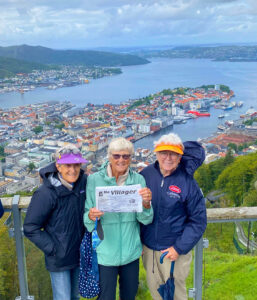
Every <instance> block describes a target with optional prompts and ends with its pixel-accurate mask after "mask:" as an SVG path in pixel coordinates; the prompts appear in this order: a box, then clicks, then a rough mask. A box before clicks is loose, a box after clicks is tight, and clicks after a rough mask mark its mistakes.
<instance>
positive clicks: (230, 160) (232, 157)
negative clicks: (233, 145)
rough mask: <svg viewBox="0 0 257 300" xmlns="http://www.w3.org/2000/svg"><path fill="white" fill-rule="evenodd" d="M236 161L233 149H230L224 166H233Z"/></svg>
mask: <svg viewBox="0 0 257 300" xmlns="http://www.w3.org/2000/svg"><path fill="white" fill-rule="evenodd" d="M234 160H235V158H234V156H233V154H232V151H231V149H230V148H229V149H228V152H227V153H226V156H225V158H224V166H228V165H230V164H232V163H233V161H234Z"/></svg>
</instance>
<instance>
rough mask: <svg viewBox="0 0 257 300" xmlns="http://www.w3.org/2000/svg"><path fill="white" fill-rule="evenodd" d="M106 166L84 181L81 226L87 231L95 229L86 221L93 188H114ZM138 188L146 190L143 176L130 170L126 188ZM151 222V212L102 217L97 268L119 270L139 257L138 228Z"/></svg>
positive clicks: (145, 210)
mask: <svg viewBox="0 0 257 300" xmlns="http://www.w3.org/2000/svg"><path fill="white" fill-rule="evenodd" d="M107 165H108V163H105V164H104V165H103V166H102V168H101V169H100V171H98V172H96V173H94V174H92V175H90V176H89V177H88V180H87V193H86V195H87V199H86V204H85V214H84V224H85V226H86V227H87V229H88V231H90V232H92V231H93V229H94V221H92V220H90V219H89V218H88V213H89V209H90V208H92V207H95V206H96V202H95V188H96V187H97V186H114V185H115V186H116V185H117V184H116V180H115V177H109V176H108V175H107V170H106V168H107ZM132 184H141V186H142V188H143V187H145V186H146V184H145V180H144V178H143V176H141V175H140V174H138V173H136V172H133V171H131V170H129V174H128V177H127V179H126V182H125V185H132ZM152 220H153V209H152V207H151V208H150V209H145V208H144V207H143V211H142V212H141V213H133V212H131V213H108V212H106V213H104V215H103V216H102V217H101V223H102V227H103V231H104V240H103V241H102V243H101V244H100V245H99V246H98V247H97V259H98V263H99V264H100V265H104V266H121V265H125V264H128V263H130V262H133V261H134V260H136V259H138V258H139V257H140V255H141V253H142V244H141V241H140V225H139V223H142V224H144V225H147V224H150V223H151V222H152Z"/></svg>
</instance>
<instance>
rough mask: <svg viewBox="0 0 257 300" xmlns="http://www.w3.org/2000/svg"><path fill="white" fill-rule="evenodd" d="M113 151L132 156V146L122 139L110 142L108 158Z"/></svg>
mask: <svg viewBox="0 0 257 300" xmlns="http://www.w3.org/2000/svg"><path fill="white" fill-rule="evenodd" d="M115 151H128V152H129V154H130V155H133V154H134V146H133V144H132V143H131V142H130V141H128V140H126V139H125V138H123V137H118V138H114V139H112V140H111V142H110V144H109V147H108V157H109V158H110V156H111V154H112V153H113V152H115Z"/></svg>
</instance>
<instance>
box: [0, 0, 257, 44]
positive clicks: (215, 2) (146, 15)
mask: <svg viewBox="0 0 257 300" xmlns="http://www.w3.org/2000/svg"><path fill="white" fill-rule="evenodd" d="M0 9H1V19H0V46H12V45H20V44H29V45H41V46H45V47H50V48H55V49H87V48H96V47H128V46H151V45H188V44H216V43H230V44H231V43H232V44H233V43H257V2H256V1H255V0H184V1H183V0H172V1H170V0H162V1H158V2H157V1H153V0H148V1H138V0H131V1H124V0H117V1H109V0H95V1H94V2H92V1H87V0H86V1H83V0H75V1H49V0H33V1H30V2H27V1H25V0H21V1H18V0H11V1H5V2H4V1H0Z"/></svg>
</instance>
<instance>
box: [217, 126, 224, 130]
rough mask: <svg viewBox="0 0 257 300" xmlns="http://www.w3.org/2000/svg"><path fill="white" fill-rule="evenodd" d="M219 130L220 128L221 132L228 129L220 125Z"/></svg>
mask: <svg viewBox="0 0 257 300" xmlns="http://www.w3.org/2000/svg"><path fill="white" fill-rule="evenodd" d="M217 128H218V129H219V130H221V131H224V130H226V127H225V126H223V125H218V126H217Z"/></svg>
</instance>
